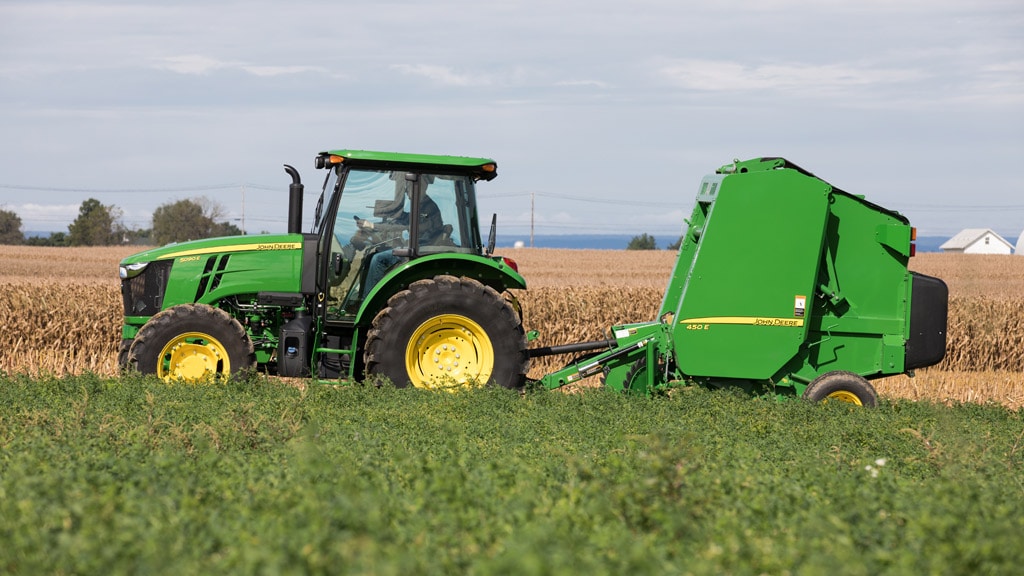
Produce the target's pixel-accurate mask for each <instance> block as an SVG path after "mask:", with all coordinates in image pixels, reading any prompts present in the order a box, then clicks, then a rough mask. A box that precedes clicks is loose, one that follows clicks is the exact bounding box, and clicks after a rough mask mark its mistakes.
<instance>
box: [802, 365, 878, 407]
mask: <svg viewBox="0 0 1024 576" xmlns="http://www.w3.org/2000/svg"><path fill="white" fill-rule="evenodd" d="M804 398H807V399H808V400H810V401H812V402H828V401H831V400H835V401H838V402H846V403H848V404H854V405H856V406H866V407H868V408H874V407H875V406H876V405H877V404H878V394H877V393H876V392H875V387H874V386H872V385H871V383H870V382H868V381H867V379H865V378H864V377H862V376H860V375H858V374H854V373H853V372H846V371H843V370H837V371H835V372H827V373H825V374H822V375H821V376H818V377H817V378H815V379H814V381H813V382H811V384H810V386H808V387H807V390H804Z"/></svg>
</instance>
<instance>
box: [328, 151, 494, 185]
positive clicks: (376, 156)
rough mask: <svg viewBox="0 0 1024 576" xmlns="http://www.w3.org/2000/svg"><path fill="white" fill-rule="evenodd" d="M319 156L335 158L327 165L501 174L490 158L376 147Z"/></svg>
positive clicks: (483, 176)
mask: <svg viewBox="0 0 1024 576" xmlns="http://www.w3.org/2000/svg"><path fill="white" fill-rule="evenodd" d="M320 157H321V158H325V157H326V158H330V157H335V158H334V159H332V160H330V161H328V162H327V164H338V163H343V164H345V165H351V166H375V165H390V166H396V167H406V166H407V167H410V168H420V169H424V168H425V169H433V170H436V169H445V170H443V171H452V170H453V171H455V172H467V173H470V174H472V175H474V176H475V177H477V178H480V179H483V180H491V179H493V178H494V177H496V176H497V175H498V163H497V162H495V161H494V160H491V159H490V158H471V157H468V156H440V155H434V154H406V153H402V152H378V151H373V150H328V151H325V152H321V153H320Z"/></svg>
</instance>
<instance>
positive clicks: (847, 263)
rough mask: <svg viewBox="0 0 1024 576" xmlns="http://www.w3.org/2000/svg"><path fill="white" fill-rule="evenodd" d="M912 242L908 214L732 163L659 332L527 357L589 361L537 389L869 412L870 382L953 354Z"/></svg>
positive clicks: (704, 214) (694, 234)
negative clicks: (606, 390)
mask: <svg viewBox="0 0 1024 576" xmlns="http://www.w3.org/2000/svg"><path fill="white" fill-rule="evenodd" d="M914 239H915V232H914V229H913V228H911V226H910V224H909V222H908V221H907V219H906V218H905V217H903V216H902V215H900V214H898V213H896V212H893V211H890V210H886V209H885V208H882V207H880V206H877V205H874V204H872V203H870V202H868V201H866V200H865V199H864V198H863V197H861V196H855V195H852V194H849V193H847V192H844V191H842V190H840V189H838V188H836V187H834V186H832V185H830V184H829V183H827V182H825V181H823V180H821V179H819V178H817V177H815V176H814V175H813V174H811V173H809V172H807V171H805V170H803V169H801V168H800V167H798V166H796V165H794V164H793V163H791V162H788V161H786V160H784V159H782V158H760V159H754V160H749V161H746V162H739V161H736V162H733V163H731V164H728V165H726V166H723V167H722V168H720V169H719V170H718V171H717V172H716V173H715V174H712V175H709V176H707V177H705V178H704V179H703V181H701V183H700V187H699V189H698V192H697V198H696V204H695V206H694V209H693V214H692V216H691V217H690V219H689V220H688V222H687V227H686V229H685V231H684V234H683V237H682V243H681V246H680V249H679V257H678V260H677V262H676V265H675V269H674V270H673V272H672V277H671V280H670V282H669V285H668V289H667V290H666V292H665V296H664V299H663V301H662V303H661V307H660V310H659V312H658V318H657V320H655V321H652V322H645V323H637V324H626V325H621V326H614V327H612V329H611V334H610V335H611V339H609V340H607V341H602V342H592V343H579V344H568V345H563V346H552V347H548V348H543V349H536V350H531V355H532V356H534V357H536V356H541V355H546V354H554V353H565V352H582V351H588V350H589V351H590V354H589V355H587V356H585V357H584V358H583V359H580V360H577V361H575V362H573V363H571V364H570V365H569V366H567V367H566V368H565V369H562V370H559V371H556V372H553V373H551V374H548V375H546V376H544V377H542V378H541V379H540V381H539V382H540V384H541V385H543V386H545V387H548V388H557V387H560V386H564V385H566V384H570V383H572V382H575V381H578V380H579V379H581V378H584V377H587V376H592V375H597V374H601V375H602V377H603V379H604V382H605V384H606V385H608V386H610V387H612V388H615V389H620V390H633V391H648V390H651V389H654V388H657V387H661V386H664V385H666V384H668V383H670V382H689V383H699V384H706V385H710V386H730V385H737V386H742V387H743V388H746V389H748V390H751V391H754V392H759V393H774V394H778V395H784V396H785V395H788V396H801V395H802V396H804V397H806V398H810V399H812V400H821V399H824V398H833V399H838V400H842V401H847V402H852V403H855V404H862V405H874V404H875V401H876V395H875V391H874V388H873V387H872V386H871V384H870V383H869V382H868V380H870V379H874V378H879V377H883V376H888V375H892V374H901V373H911V372H912V371H913V370H914V369H915V368H921V367H925V366H930V365H933V364H936V363H938V362H939V361H940V360H942V358H943V356H944V355H945V342H946V311H947V298H948V291H947V288H946V285H945V284H944V283H943V282H942V281H941V280H939V279H937V278H932V277H929V276H925V275H922V274H918V273H915V272H910V271H908V269H907V265H908V262H909V259H910V257H911V256H913V254H914V243H913V241H914Z"/></svg>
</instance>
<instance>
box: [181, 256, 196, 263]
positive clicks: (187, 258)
mask: <svg viewBox="0 0 1024 576" xmlns="http://www.w3.org/2000/svg"><path fill="white" fill-rule="evenodd" d="M197 260H199V256H183V257H181V258H178V264H181V263H183V262H195V261H197Z"/></svg>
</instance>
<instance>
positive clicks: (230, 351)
mask: <svg viewBox="0 0 1024 576" xmlns="http://www.w3.org/2000/svg"><path fill="white" fill-rule="evenodd" d="M255 363H256V356H255V354H254V352H253V345H252V341H251V340H250V339H249V336H248V334H246V332H245V329H243V328H242V325H241V324H239V323H238V321H237V320H235V319H234V318H232V317H231V316H230V315H229V314H228V313H227V312H225V311H223V310H221V309H219V308H214V307H212V306H208V305H206V304H182V305H180V306H174V307H173V308H168V309H167V310H164V311H163V312H160V313H159V314H156V315H155V316H153V317H152V318H150V319H149V322H147V323H146V325H145V326H143V327H142V329H141V330H139V333H138V334H136V336H135V340H133V341H132V345H131V348H130V349H129V351H128V361H127V365H128V367H129V368H134V369H136V370H138V371H139V372H141V373H143V374H156V375H157V376H159V377H161V378H163V379H165V380H189V381H196V380H203V379H205V378H209V377H211V376H228V375H235V374H239V373H241V372H244V371H247V370H250V369H251V368H252V367H253V366H254V365H255Z"/></svg>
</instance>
